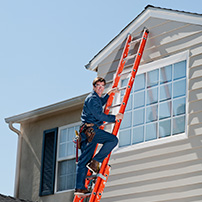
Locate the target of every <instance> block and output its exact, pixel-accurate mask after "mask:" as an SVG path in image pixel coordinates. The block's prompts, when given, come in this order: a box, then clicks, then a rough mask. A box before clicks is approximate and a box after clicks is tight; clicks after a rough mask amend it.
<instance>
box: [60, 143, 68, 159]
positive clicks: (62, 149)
mask: <svg viewBox="0 0 202 202" xmlns="http://www.w3.org/2000/svg"><path fill="white" fill-rule="evenodd" d="M65 156H66V143H64V144H60V148H59V158H62V157H65Z"/></svg>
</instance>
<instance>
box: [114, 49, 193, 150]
mask: <svg viewBox="0 0 202 202" xmlns="http://www.w3.org/2000/svg"><path fill="white" fill-rule="evenodd" d="M189 55H190V52H189V50H187V51H184V52H181V53H178V54H175V55H172V56H168V57H166V58H163V59H159V60H156V61H153V62H151V63H148V64H144V65H141V66H139V69H138V72H137V75H138V74H142V73H145V72H148V71H152V70H155V69H159V68H161V67H164V66H168V65H171V64H174V63H177V62H180V61H183V60H186V71H187V72H186V114H185V117H186V120H185V132H184V133H181V134H178V135H174V136H169V137H164V138H160V139H155V140H151V141H147V142H142V143H138V144H134V145H129V146H124V147H118V146H117V147H116V148H115V150H114V153H122V152H127V151H131V150H137V149H142V148H147V147H151V146H156V145H161V144H165V143H169V142H174V141H178V140H183V139H187V138H188V135H187V123H188V113H187V112H188V104H189V103H188V78H189V71H188V69H189V68H188V67H189ZM131 66H132V65H131ZM130 72H131V68H130V69H126V70H125V69H124V70H123V74H124V75H123V76H122V77H121V80H123V79H126V78H128V77H130ZM127 73H128V74H127ZM114 78H115V74H114ZM121 80H120V82H119V87H120V84H121ZM120 98H121V94H120V93H119V94H116V96H115V100H116V101H115V102H114V103H115V104H118V103H120V100H121V99H120ZM118 110H119V109H117V108H116V109H113V111H112V113H113V114H116V113H118ZM117 136H118V137H119V133H118V135H117Z"/></svg>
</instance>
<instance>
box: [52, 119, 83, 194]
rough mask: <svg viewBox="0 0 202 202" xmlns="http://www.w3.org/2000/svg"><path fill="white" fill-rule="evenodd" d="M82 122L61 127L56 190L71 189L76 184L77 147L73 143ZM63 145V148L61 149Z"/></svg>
mask: <svg viewBox="0 0 202 202" xmlns="http://www.w3.org/2000/svg"><path fill="white" fill-rule="evenodd" d="M79 126H80V122H79V123H75V124H71V125H67V126H64V127H61V128H60V129H59V135H58V151H57V169H56V172H57V174H56V182H57V186H56V188H55V189H56V190H55V191H56V192H59V191H65V190H71V189H74V186H75V177H76V164H75V157H76V148H75V145H74V143H73V138H74V137H75V132H74V131H75V130H77V131H78V130H79ZM62 147H63V149H61V148H62Z"/></svg>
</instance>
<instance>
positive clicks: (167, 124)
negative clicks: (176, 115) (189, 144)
mask: <svg viewBox="0 0 202 202" xmlns="http://www.w3.org/2000/svg"><path fill="white" fill-rule="evenodd" d="M170 135H171V120H170V119H169V120H165V121H161V122H160V123H159V137H160V138H161V137H167V136H170Z"/></svg>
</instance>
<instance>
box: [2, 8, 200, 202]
mask: <svg viewBox="0 0 202 202" xmlns="http://www.w3.org/2000/svg"><path fill="white" fill-rule="evenodd" d="M145 27H146V28H147V29H149V37H148V40H147V43H146V47H145V50H144V54H143V57H142V60H141V63H140V67H139V70H138V73H137V76H136V80H135V84H134V87H133V89H132V91H131V96H130V99H129V102H128V105H127V108H126V112H125V115H124V120H123V122H122V125H121V127H120V132H119V145H118V146H117V148H115V150H114V152H113V154H112V156H111V159H110V164H111V166H112V170H111V173H110V177H109V180H108V183H107V185H106V188H105V191H104V194H103V197H102V201H103V202H104V201H106V202H109V201H110V202H111V201H120V202H125V201H134V202H136V201H137V202H139V201H144V202H145V201H149V202H157V201H162V202H163V201H166V202H174V201H179V202H180V201H183V202H185V201H201V200H202V161H201V159H202V144H201V143H202V111H201V106H202V15H201V14H197V13H190V12H184V11H178V10H172V9H165V8H159V7H154V6H151V5H148V6H147V7H145V9H144V10H143V11H142V12H141V13H140V14H139V15H138V16H137V17H136V18H135V19H134V20H132V21H131V22H130V23H129V24H128V25H127V26H126V27H125V28H124V29H123V30H122V31H121V32H120V33H119V34H118V35H117V36H116V37H115V38H114V39H112V40H111V41H110V42H109V43H108V44H107V45H106V46H105V47H104V48H103V49H102V50H101V51H100V52H99V53H98V54H97V55H95V56H94V58H93V59H92V60H91V61H90V62H89V63H88V64H87V65H86V68H87V69H88V70H91V71H96V72H97V75H98V76H102V77H104V78H105V79H106V80H107V89H106V90H108V89H109V88H110V86H111V84H112V81H113V78H114V75H115V72H116V68H117V66H118V63H119V59H120V56H121V53H122V50H123V47H124V42H125V39H126V37H127V35H128V33H131V34H132V36H133V37H134V38H136V37H139V35H140V34H141V33H142V30H143V29H144V28H145ZM135 49H136V47H134V49H133V51H131V52H130V54H134V52H135V51H134V50H135ZM131 67H132V62H131V60H129V61H128V62H127V63H126V68H125V69H124V76H123V77H122V78H121V82H120V86H121V87H122V86H124V85H126V84H127V80H128V74H125V73H127V72H128V71H129V69H130V68H131ZM86 96H87V95H81V96H79V97H75V98H72V99H69V100H65V101H63V102H60V103H56V104H53V105H50V106H46V107H43V108H40V109H36V110H33V111H30V112H27V113H24V114H20V115H16V116H13V117H9V118H6V119H5V120H6V122H7V123H8V124H9V127H10V128H11V130H13V131H15V132H16V133H17V134H18V137H19V141H18V158H17V168H16V180H15V197H20V198H28V199H30V200H33V201H36V200H37V201H42V202H47V201H48V202H52V201H58V202H62V201H72V199H73V190H74V181H75V150H74V145H73V143H72V138H73V136H74V130H75V129H78V127H79V125H80V112H81V110H82V105H83V102H84V100H85V97H86ZM122 96H123V95H122V94H120V95H119V96H117V97H116V99H115V100H116V102H120V100H121V99H122ZM114 113H115V111H114ZM13 123H20V125H21V129H20V131H18V130H17V129H15V128H14V127H13ZM110 129H111V127H110V126H109V127H108V130H110Z"/></svg>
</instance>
